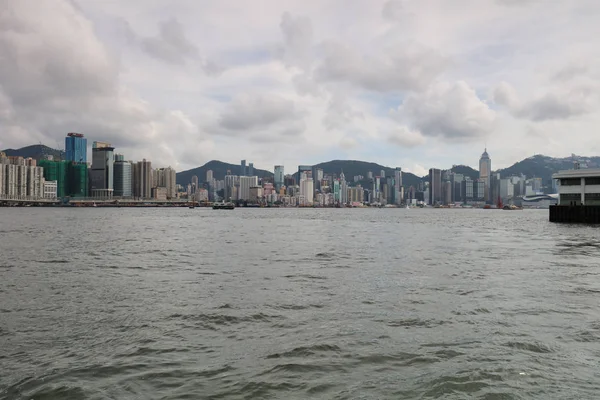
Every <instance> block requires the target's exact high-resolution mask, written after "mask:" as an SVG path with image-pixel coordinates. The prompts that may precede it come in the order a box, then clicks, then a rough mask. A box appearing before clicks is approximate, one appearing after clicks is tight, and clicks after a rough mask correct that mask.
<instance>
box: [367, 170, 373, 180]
mask: <svg viewBox="0 0 600 400" xmlns="http://www.w3.org/2000/svg"><path fill="white" fill-rule="evenodd" d="M367 179H373V172H371V171H369V172H367Z"/></svg>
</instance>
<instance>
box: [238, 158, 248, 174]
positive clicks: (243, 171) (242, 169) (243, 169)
mask: <svg viewBox="0 0 600 400" xmlns="http://www.w3.org/2000/svg"><path fill="white" fill-rule="evenodd" d="M247 175H248V171H247V170H246V160H242V161H241V162H240V176H247Z"/></svg>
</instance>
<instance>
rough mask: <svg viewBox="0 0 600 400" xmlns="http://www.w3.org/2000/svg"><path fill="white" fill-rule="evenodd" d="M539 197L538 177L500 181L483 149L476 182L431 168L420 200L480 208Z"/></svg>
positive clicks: (427, 202)
mask: <svg viewBox="0 0 600 400" xmlns="http://www.w3.org/2000/svg"><path fill="white" fill-rule="evenodd" d="M554 189H555V188H554ZM542 194H543V193H542V179H541V178H529V179H527V178H526V177H525V175H520V176H510V177H505V178H501V176H500V173H493V172H492V160H491V159H490V156H489V154H488V152H487V149H485V150H484V152H483V154H482V155H481V157H480V159H479V177H478V179H475V180H473V179H471V177H469V176H465V175H463V174H459V173H455V172H452V170H445V171H442V170H440V169H437V168H431V169H430V170H429V179H428V182H427V185H426V187H424V188H423V194H422V196H421V197H422V199H421V200H422V201H423V202H424V203H426V204H429V205H459V204H460V205H464V204H466V205H472V206H483V205H485V204H498V203H503V204H509V203H510V204H514V203H519V202H521V201H522V199H523V198H527V197H532V196H539V195H542ZM519 205H521V204H519Z"/></svg>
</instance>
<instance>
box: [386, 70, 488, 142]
mask: <svg viewBox="0 0 600 400" xmlns="http://www.w3.org/2000/svg"><path fill="white" fill-rule="evenodd" d="M394 116H395V117H397V118H399V119H400V120H402V121H409V122H410V123H411V124H412V126H413V127H414V128H416V129H418V130H419V131H420V132H421V133H422V134H423V135H425V136H433V137H445V138H450V139H465V138H473V137H480V136H483V135H485V134H487V133H489V132H491V131H492V130H493V127H494V121H495V117H496V115H495V112H494V111H493V110H491V109H490V108H489V107H488V106H487V104H485V103H483V102H482V101H481V100H480V99H479V97H478V96H477V94H476V93H475V91H474V90H473V89H471V88H470V87H469V85H467V84H466V83H465V82H463V81H459V82H456V83H454V84H453V85H450V84H436V85H433V86H431V87H430V88H429V89H428V90H427V91H426V92H424V93H419V94H412V95H410V96H409V97H408V98H406V100H405V101H404V103H403V104H402V105H401V106H400V107H399V108H398V112H397V113H394Z"/></svg>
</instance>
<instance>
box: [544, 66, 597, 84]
mask: <svg viewBox="0 0 600 400" xmlns="http://www.w3.org/2000/svg"><path fill="white" fill-rule="evenodd" d="M587 72H589V68H588V66H587V65H577V64H571V65H568V66H566V67H564V68H561V69H560V70H559V71H558V72H556V74H554V75H553V76H552V78H551V79H552V80H554V81H559V82H560V81H568V80H570V79H573V78H576V77H578V76H581V75H585V74H586V73H587Z"/></svg>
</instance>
